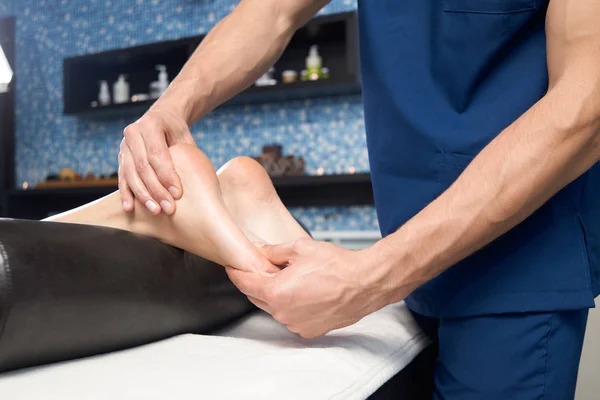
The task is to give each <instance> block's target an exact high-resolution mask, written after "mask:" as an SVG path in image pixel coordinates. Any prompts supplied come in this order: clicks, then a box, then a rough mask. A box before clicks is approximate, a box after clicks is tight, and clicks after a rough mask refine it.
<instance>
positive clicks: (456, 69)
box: [359, 0, 600, 317]
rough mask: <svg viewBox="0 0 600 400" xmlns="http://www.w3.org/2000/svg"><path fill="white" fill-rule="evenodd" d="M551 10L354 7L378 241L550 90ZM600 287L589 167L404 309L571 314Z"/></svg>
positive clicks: (599, 239) (424, 0)
mask: <svg viewBox="0 0 600 400" xmlns="http://www.w3.org/2000/svg"><path fill="white" fill-rule="evenodd" d="M547 5H548V1H547V0H359V21H360V46H361V64H362V77H363V97H364V107H365V120H366V129H367V143H368V147H369V158H370V163H371V173H372V177H373V187H374V192H375V203H376V207H377V214H378V218H379V222H380V226H381V230H382V233H383V234H384V235H388V234H390V233H393V232H394V231H395V230H396V229H397V228H398V227H399V226H401V225H402V224H404V223H405V222H406V221H407V220H408V219H410V218H411V217H412V216H414V215H415V214H417V213H418V212H419V211H420V210H421V209H423V208H424V207H425V206H426V205H427V204H428V203H429V202H431V201H432V200H434V199H435V198H436V197H438V196H439V195H440V194H441V193H442V192H443V191H444V190H445V189H446V188H448V187H449V186H450V185H451V184H452V182H453V181H454V180H456V178H457V177H458V176H459V175H460V174H461V172H462V171H463V170H464V168H465V167H466V166H467V165H468V164H469V163H470V162H471V160H472V159H473V157H475V156H476V155H477V154H478V153H479V151H481V149H482V148H483V147H485V146H486V145H487V144H488V143H489V142H490V141H491V140H492V139H493V138H494V137H495V136H496V135H498V134H499V133H500V132H501V131H502V130H503V129H504V128H506V127H507V126H509V125H510V124H511V123H512V122H513V121H515V120H516V119H517V118H518V117H519V116H521V115H522V114H523V113H524V112H525V111H526V110H527V109H529V108H530V107H531V106H532V105H533V104H535V103H536V102H537V101H538V100H539V99H540V98H541V97H542V96H543V95H544V94H545V92H546V90H547V87H548V71H547V65H546V39H545V34H544V23H545V21H544V18H545V14H546V9H547ZM489 179H494V177H493V176H490V177H489ZM599 290H600V165H599V164H596V165H595V166H594V167H593V168H592V169H591V170H589V171H588V172H587V173H586V174H585V175H583V176H582V177H580V178H579V179H577V180H576V181H575V182H573V183H572V184H570V185H569V186H567V187H566V188H565V189H563V190H562V191H561V192H559V193H558V194H557V195H555V196H554V197H553V198H552V199H551V200H549V201H548V202H547V203H546V204H545V205H544V206H542V207H541V208H540V209H539V210H538V211H536V212H535V213H534V214H533V215H532V216H531V217H530V218H528V219H527V220H526V221H524V222H523V223H521V224H520V225H519V226H517V227H516V228H514V229H512V230H511V231H510V232H508V233H507V234H505V235H503V236H502V237H500V238H499V239H497V240H496V241H494V242H493V243H492V244H490V245H488V246H487V247H485V248H484V249H482V250H480V251H478V252H476V253H475V254H473V255H472V256H470V257H468V258H467V259H465V260H463V261H462V262H460V263H458V264H456V265H454V266H453V267H451V268H450V269H448V270H447V271H446V272H444V273H442V274H441V275H440V276H439V277H437V278H436V279H434V280H433V281H431V282H429V283H427V284H425V285H424V286H422V287H421V288H420V289H418V290H416V291H415V292H414V293H413V294H412V295H411V296H410V297H409V298H408V299H407V303H408V305H409V306H410V307H411V308H412V309H413V310H415V311H416V312H419V313H421V314H424V315H427V316H431V317H462V316H472V315H481V314H489V313H503V312H521V311H552V310H567V309H578V308H587V307H593V305H594V297H595V296H596V295H598V292H599Z"/></svg>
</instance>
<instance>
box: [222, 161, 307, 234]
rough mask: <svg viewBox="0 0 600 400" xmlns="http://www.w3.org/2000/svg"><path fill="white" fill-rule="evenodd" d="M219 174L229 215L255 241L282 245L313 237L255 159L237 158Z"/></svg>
mask: <svg viewBox="0 0 600 400" xmlns="http://www.w3.org/2000/svg"><path fill="white" fill-rule="evenodd" d="M217 176H218V178H219V184H220V186H221V193H222V198H223V201H224V203H225V205H226V207H227V209H228V210H229V214H230V215H231V216H232V218H233V220H234V221H235V223H236V224H237V225H238V226H239V227H240V228H241V230H242V231H243V232H244V234H246V236H247V237H248V239H250V240H251V241H253V242H259V243H260V242H266V243H268V244H280V243H289V242H293V241H294V240H296V239H299V238H304V237H310V236H309V235H308V233H306V231H305V230H304V229H302V227H301V226H300V224H298V222H297V221H296V220H295V219H294V217H293V216H292V215H291V214H290V212H289V211H288V210H287V208H286V207H285V206H284V205H283V203H282V202H281V199H280V198H279V196H278V195H277V191H276V190H275V188H274V187H273V183H272V182H271V178H270V177H269V175H268V174H267V172H266V171H265V169H264V168H263V167H262V166H261V165H260V164H259V163H258V162H256V161H255V160H253V159H251V158H249V157H237V158H234V159H232V160H230V161H229V162H228V163H227V164H225V165H224V166H223V167H222V168H220V169H219V171H218V172H217Z"/></svg>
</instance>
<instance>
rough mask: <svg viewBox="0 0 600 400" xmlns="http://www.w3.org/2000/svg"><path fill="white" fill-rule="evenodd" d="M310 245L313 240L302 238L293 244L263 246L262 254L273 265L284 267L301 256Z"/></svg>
mask: <svg viewBox="0 0 600 400" xmlns="http://www.w3.org/2000/svg"><path fill="white" fill-rule="evenodd" d="M310 243H312V239H307V238H301V239H298V240H296V241H294V242H291V243H285V244H278V245H273V246H270V245H266V246H263V247H262V252H263V254H264V255H265V256H266V257H267V259H268V260H269V261H270V262H272V263H273V264H275V265H280V266H284V265H287V264H290V263H291V262H292V261H293V260H294V259H295V258H297V257H298V256H299V255H301V254H302V253H303V252H304V250H306V248H307V247H308V246H309V245H310Z"/></svg>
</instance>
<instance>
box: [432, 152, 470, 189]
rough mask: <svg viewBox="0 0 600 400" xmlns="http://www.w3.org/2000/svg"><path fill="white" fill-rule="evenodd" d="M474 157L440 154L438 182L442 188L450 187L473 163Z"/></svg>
mask: <svg viewBox="0 0 600 400" xmlns="http://www.w3.org/2000/svg"><path fill="white" fill-rule="evenodd" d="M473 158H475V156H472V155H468V154H459V153H440V155H439V162H438V165H439V170H438V181H439V182H440V183H442V184H443V185H444V186H450V185H451V184H452V183H454V181H455V180H456V179H457V178H458V177H459V176H460V174H462V173H463V171H464V170H465V168H467V166H468V165H469V164H470V163H471V161H473Z"/></svg>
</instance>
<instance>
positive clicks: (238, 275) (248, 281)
mask: <svg viewBox="0 0 600 400" xmlns="http://www.w3.org/2000/svg"><path fill="white" fill-rule="evenodd" d="M225 271H226V272H227V276H229V279H230V280H231V282H233V284H234V285H235V287H237V288H238V289H239V290H240V292H242V293H244V294H245V295H246V296H248V297H253V298H255V299H258V300H261V301H263V302H265V303H268V302H269V299H268V288H269V287H270V286H271V279H272V278H270V277H269V276H265V275H262V274H258V273H256V272H246V271H242V270H239V269H235V268H231V267H225Z"/></svg>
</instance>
